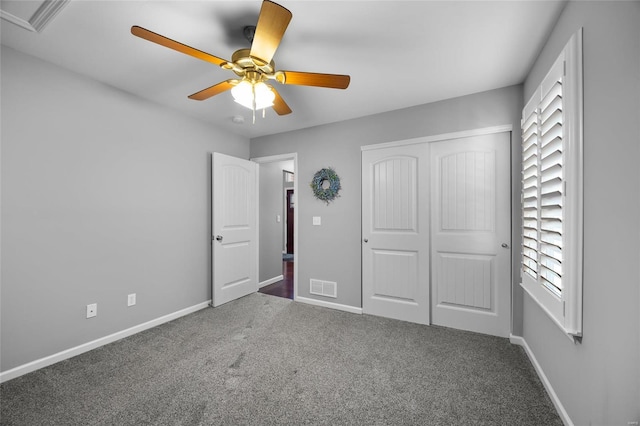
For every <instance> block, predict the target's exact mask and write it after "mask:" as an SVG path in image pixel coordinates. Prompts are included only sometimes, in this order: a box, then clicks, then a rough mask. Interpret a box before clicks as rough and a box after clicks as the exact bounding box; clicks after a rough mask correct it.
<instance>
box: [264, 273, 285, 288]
mask: <svg viewBox="0 0 640 426" xmlns="http://www.w3.org/2000/svg"><path fill="white" fill-rule="evenodd" d="M282 280H284V275H278V276H277V277H273V278H269V279H268V280H264V281H261V282H260V283H259V284H258V288H262V287H266V286H268V285H271V284H273V283H277V282H278V281H282Z"/></svg>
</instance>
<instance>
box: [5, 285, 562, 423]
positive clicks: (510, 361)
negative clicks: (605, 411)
mask: <svg viewBox="0 0 640 426" xmlns="http://www.w3.org/2000/svg"><path fill="white" fill-rule="evenodd" d="M0 398H1V409H0V415H1V417H0V423H1V424H3V425H272V424H273V425H275V424H288V425H302V424H309V425H316V424H321V425H342V424H349V425H562V422H561V420H560V418H559V417H558V415H557V413H556V412H555V409H554V407H553V405H552V403H551V401H550V400H549V398H548V396H547V395H546V393H545V391H544V389H543V387H542V384H541V383H540V381H539V380H538V378H537V376H536V374H535V371H534V370H533V367H532V366H531V364H530V363H529V361H528V359H527V357H526V355H525V354H524V352H523V351H522V349H521V348H520V347H518V346H514V345H511V344H510V343H509V342H508V340H506V339H501V338H496V337H491V336H484V335H479V334H474V333H468V332H464V331H458V330H451V329H447V328H442V327H434V326H431V327H427V326H420V325H416V324H409V323H405V322H401V321H394V320H389V319H385V318H378V317H373V316H368V315H354V314H349V313H345V312H339V311H335V310H330V309H326V308H320V307H315V306H310V305H305V304H301V303H297V302H292V301H290V300H287V299H281V298H277V297H273V296H268V295H264V294H260V293H257V294H253V295H251V296H247V297H244V298H242V299H240V300H236V301H234V302H231V303H228V304H226V305H224V306H222V307H219V308H215V309H212V308H208V309H204V310H202V311H199V312H196V313H194V314H191V315H189V316H186V317H183V318H180V319H177V320H175V321H172V322H170V323H167V324H164V325H162V326H159V327H156V328H154V329H151V330H147V331H145V332H142V333H139V334H137V335H134V336H131V337H128V338H126V339H123V340H120V341H118V342H115V343H112V344H109V345H106V346H104V347H102V348H99V349H96V350H93V351H91V352H87V353H85V354H83V355H80V356H77V357H74V358H72V359H69V360H66V361H63V362H60V363H58V364H55V365H52V366H50V367H47V368H43V369H41V370H38V371H35V372H33V373H30V374H27V375H25V376H22V377H19V378H16V379H14V380H11V381H8V382H6V383H3V384H2V385H1V386H0Z"/></svg>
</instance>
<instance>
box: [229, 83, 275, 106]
mask: <svg viewBox="0 0 640 426" xmlns="http://www.w3.org/2000/svg"><path fill="white" fill-rule="evenodd" d="M231 95H232V96H233V99H234V100H235V101H236V102H237V103H239V104H240V105H242V106H243V107H246V108H249V109H254V103H253V97H254V95H255V109H264V108H267V107H270V106H273V101H274V99H275V98H276V95H275V93H273V90H271V88H270V87H269V86H267V85H266V84H264V83H262V82H259V83H255V84H251V83H250V82H248V81H246V80H245V81H241V82H240V83H238V84H236V85H235V86H234V87H233V89H231Z"/></svg>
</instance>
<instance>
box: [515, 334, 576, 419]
mask: <svg viewBox="0 0 640 426" xmlns="http://www.w3.org/2000/svg"><path fill="white" fill-rule="evenodd" d="M509 341H510V342H511V343H513V344H514V345H518V346H522V347H523V348H524V351H525V353H526V354H527V356H528V357H529V360H530V361H531V364H533V368H535V370H536V373H538V377H539V378H540V381H541V382H542V384H543V385H544V388H545V389H546V390H547V394H549V398H551V401H552V402H553V405H554V406H555V407H556V410H557V411H558V415H559V416H560V419H561V420H562V422H563V423H564V424H565V425H566V426H574V425H573V422H572V421H571V418H570V417H569V414H568V413H567V410H565V409H564V406H563V405H562V402H561V401H560V398H558V395H557V394H556V391H554V390H553V387H552V386H551V382H549V379H548V378H547V375H546V374H544V371H543V370H542V366H540V364H539V363H538V360H537V359H536V356H535V355H534V354H533V352H532V351H531V348H530V347H529V345H528V344H527V341H526V340H524V337H520V336H514V335H513V334H511V335H510V336H509Z"/></svg>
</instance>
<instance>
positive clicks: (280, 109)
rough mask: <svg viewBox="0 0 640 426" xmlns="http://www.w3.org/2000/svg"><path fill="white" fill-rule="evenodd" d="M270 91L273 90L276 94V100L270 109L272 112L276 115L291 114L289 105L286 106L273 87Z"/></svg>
mask: <svg viewBox="0 0 640 426" xmlns="http://www.w3.org/2000/svg"><path fill="white" fill-rule="evenodd" d="M271 90H273V93H275V94H276V98H275V99H274V100H273V107H272V108H273V110H274V111H275V112H276V113H277V114H278V115H287V114H291V108H289V105H287V103H286V102H285V101H284V99H282V96H280V93H278V91H277V90H276V89H275V88H273V87H272V88H271Z"/></svg>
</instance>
